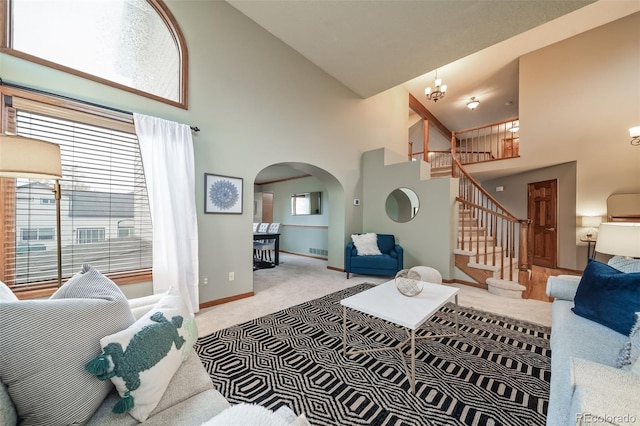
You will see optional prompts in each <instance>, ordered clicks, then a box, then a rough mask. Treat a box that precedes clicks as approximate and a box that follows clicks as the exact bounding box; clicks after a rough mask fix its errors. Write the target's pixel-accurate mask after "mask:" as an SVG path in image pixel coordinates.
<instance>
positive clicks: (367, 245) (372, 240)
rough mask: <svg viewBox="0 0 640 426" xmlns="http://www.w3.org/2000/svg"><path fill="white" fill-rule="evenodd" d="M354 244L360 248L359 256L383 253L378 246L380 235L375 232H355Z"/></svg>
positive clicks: (352, 237)
mask: <svg viewBox="0 0 640 426" xmlns="http://www.w3.org/2000/svg"><path fill="white" fill-rule="evenodd" d="M351 239H352V240H353V245H355V246H356V249H357V250H358V256H375V255H379V254H382V253H381V252H380V249H379V248H378V235H377V234H374V233H373V232H369V233H367V234H353V235H352V236H351Z"/></svg>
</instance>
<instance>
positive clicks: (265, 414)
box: [201, 403, 309, 426]
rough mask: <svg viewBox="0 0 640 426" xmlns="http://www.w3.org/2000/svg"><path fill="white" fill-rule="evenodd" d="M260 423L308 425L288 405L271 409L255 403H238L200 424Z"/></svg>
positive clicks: (277, 425)
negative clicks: (274, 409)
mask: <svg viewBox="0 0 640 426" xmlns="http://www.w3.org/2000/svg"><path fill="white" fill-rule="evenodd" d="M229 425H260V426H309V421H308V420H307V418H306V417H305V415H304V414H301V415H300V416H298V417H295V414H293V411H291V409H290V408H289V407H286V406H282V407H280V408H279V409H278V410H276V411H275V412H274V411H271V410H269V409H267V408H265V407H262V406H260V405H255V404H246V403H240V404H237V405H234V406H231V407H229V408H227V409H225V410H223V411H222V412H221V413H220V414H218V415H217V416H215V417H213V418H212V419H211V420H209V421H208V422H206V423H203V424H202V425H201V426H229Z"/></svg>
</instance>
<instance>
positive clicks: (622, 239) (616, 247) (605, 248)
mask: <svg viewBox="0 0 640 426" xmlns="http://www.w3.org/2000/svg"><path fill="white" fill-rule="evenodd" d="M595 250H596V251H597V252H598V253H603V254H611V255H614V256H626V257H634V258H640V223H633V222H606V223H603V224H601V225H600V231H599V232H598V241H597V242H596V248H595Z"/></svg>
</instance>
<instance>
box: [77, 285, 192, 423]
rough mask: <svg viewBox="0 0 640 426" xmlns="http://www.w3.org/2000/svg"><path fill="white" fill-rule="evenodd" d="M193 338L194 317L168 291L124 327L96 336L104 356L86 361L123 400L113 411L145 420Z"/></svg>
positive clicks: (175, 295) (156, 403) (91, 370)
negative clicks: (100, 336) (135, 319)
mask: <svg viewBox="0 0 640 426" xmlns="http://www.w3.org/2000/svg"><path fill="white" fill-rule="evenodd" d="M196 337H197V330H196V329H195V319H194V318H193V314H191V313H190V311H189V309H188V308H187V306H186V304H185V303H184V301H183V300H182V297H181V296H180V293H179V292H178V291H177V290H175V289H173V288H172V289H170V290H169V291H168V292H167V294H165V295H164V296H163V297H162V298H161V299H160V301H159V302H158V304H156V305H155V306H154V307H153V308H152V309H151V310H150V311H149V312H148V313H146V314H145V315H143V316H142V317H141V318H140V319H139V320H138V321H136V322H135V323H134V324H132V325H131V326H130V327H129V328H127V329H126V330H122V331H120V332H119V333H115V334H112V335H110V336H106V337H104V338H102V339H101V340H100V345H101V346H102V348H103V352H102V354H100V356H98V357H96V358H94V359H93V360H91V361H90V362H89V363H88V364H87V370H88V371H89V372H90V373H92V374H95V375H96V376H98V378H99V379H101V380H107V379H111V381H112V382H113V384H114V385H115V386H116V389H117V390H118V393H119V395H120V397H121V398H122V399H121V400H120V401H119V402H118V403H117V404H116V405H115V406H114V408H113V412H114V413H126V412H128V413H129V414H130V415H131V416H132V417H134V418H135V419H136V420H138V421H140V422H143V421H145V420H146V419H147V418H148V417H149V415H150V414H151V412H152V411H153V409H154V408H155V407H156V406H157V405H158V403H159V402H160V400H161V399H162V396H163V395H164V393H165V391H166V389H167V386H168V385H169V382H170V381H171V379H172V378H173V375H174V374H175V373H176V371H177V370H178V368H179V367H180V364H182V361H183V360H184V358H185V357H186V354H187V353H188V352H189V350H190V348H191V346H193V343H194V342H195V338H196Z"/></svg>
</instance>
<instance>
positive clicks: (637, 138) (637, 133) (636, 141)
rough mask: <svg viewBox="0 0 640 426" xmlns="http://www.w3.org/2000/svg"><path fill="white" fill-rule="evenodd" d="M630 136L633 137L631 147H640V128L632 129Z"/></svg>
mask: <svg viewBox="0 0 640 426" xmlns="http://www.w3.org/2000/svg"><path fill="white" fill-rule="evenodd" d="M629 136H630V137H631V145H636V146H638V145H640V126H636V127H632V128H630V129H629Z"/></svg>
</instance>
